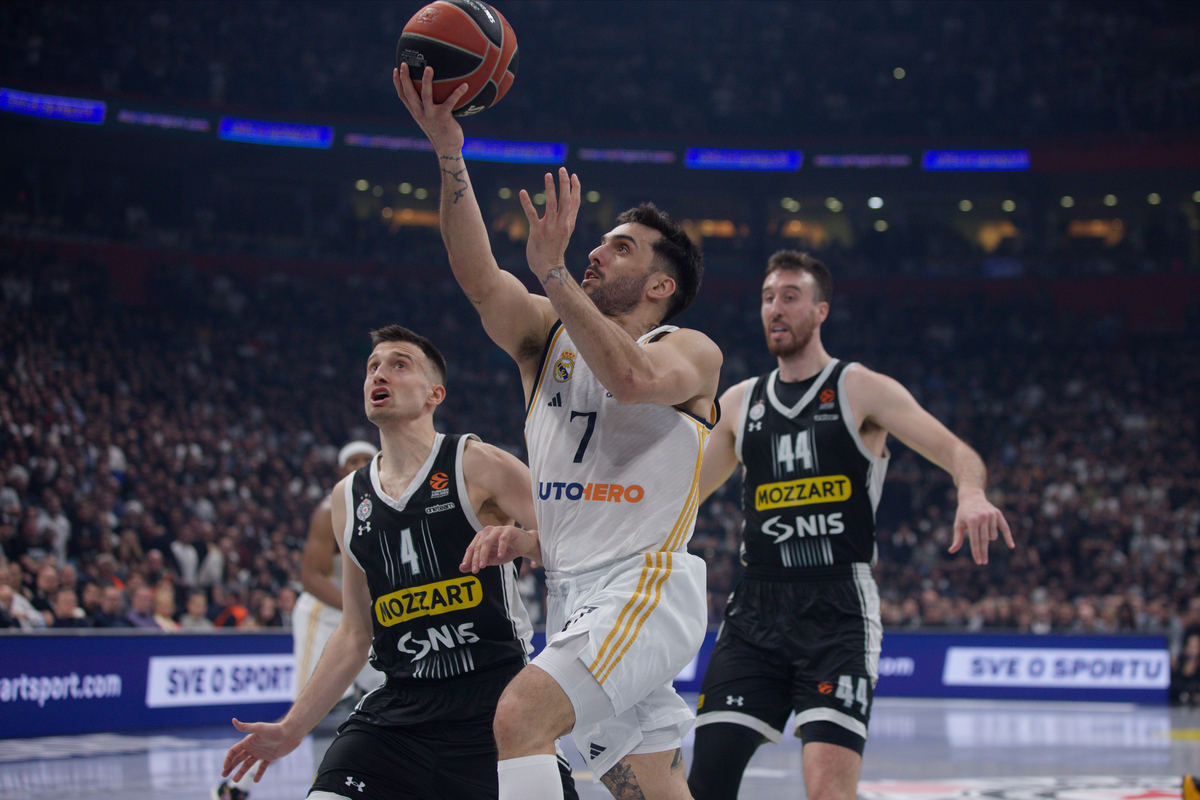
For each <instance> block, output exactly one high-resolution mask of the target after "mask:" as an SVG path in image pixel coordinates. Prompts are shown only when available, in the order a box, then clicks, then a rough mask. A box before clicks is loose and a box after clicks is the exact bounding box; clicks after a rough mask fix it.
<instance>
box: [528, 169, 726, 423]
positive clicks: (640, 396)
mask: <svg viewBox="0 0 1200 800" xmlns="http://www.w3.org/2000/svg"><path fill="white" fill-rule="evenodd" d="M545 182H546V188H545V192H546V211H545V214H544V215H543V216H541V217H539V216H538V213H537V210H536V209H535V208H534V206H533V201H532V200H531V199H530V197H529V193H528V192H526V191H525V190H524V189H522V190H521V205H522V207H523V208H524V209H525V216H526V217H527V218H528V219H529V244H528V246H527V248H526V255H527V256H528V259H529V268H530V270H532V271H533V274H534V275H535V276H536V277H537V279H538V280H539V281H540V282H541V283H542V285H543V286H544V287H545V289H546V296H547V297H549V298H550V301H551V303H553V306H554V311H555V312H556V315H557V316H558V317H559V318H561V319H562V321H563V325H564V326H565V327H566V329H567V330H568V331H569V332H570V334H571V339H572V340H573V341H574V342H575V345H576V346H577V347H578V348H579V351H580V354H581V355H582V356H583V359H584V361H586V362H587V364H588V366H589V367H590V368H591V370H592V372H593V373H594V374H595V375H596V377H597V378H598V379H599V380H600V383H602V384H603V385H604V388H605V389H607V390H608V391H609V392H610V393H611V394H612V396H613V398H614V399H616V400H617V401H618V402H620V403H626V404H629V403H654V404H657V405H664V406H683V407H686V406H689V405H692V404H695V405H696V407H697V408H699V409H700V412H699V413H698V416H702V417H707V416H708V412H709V409H710V408H711V405H712V401H713V399H714V398H715V397H716V395H717V383H718V380H719V374H720V369H721V361H722V356H721V351H720V349H719V348H718V347H717V345H716V344H715V343H714V342H713V341H712V340H711V339H709V338H708V337H707V336H705V335H704V334H703V333H700V332H699V331H694V330H679V331H676V332H674V333H671V334H669V335H667V336H665V337H664V338H662V339H661V340H659V341H656V342H653V343H649V344H646V345H645V346H640V345H638V343H637V334H638V333H642V332H645V331H648V330H650V329H652V328H654V327H656V326H657V324H658V322H659V320H660V319H661V309H659V308H658V307H657V305H655V304H653V303H647V302H639V303H638V304H637V307H636V308H633V309H632V311H630V312H628V313H624V314H622V313H619V312H617V311H616V310H614V309H610V310H609V312H608V313H607V314H606V313H605V312H604V311H603V310H602V309H601V308H600V307H599V306H598V305H597V303H596V302H595V301H594V300H593V299H592V298H589V297H588V295H587V293H586V292H585V291H584V290H583V287H582V286H580V284H579V283H577V282H576V281H575V279H574V278H572V277H571V275H570V273H569V272H568V271H567V268H566V250H567V244H568V243H569V242H570V239H571V234H572V233H573V232H574V230H575V218H576V215H577V214H578V213H579V197H580V191H581V189H580V184H579V178H578V177H577V176H575V175H568V173H567V170H566V169H565V168H563V169H560V170H559V173H558V183H559V186H558V192H557V193H556V192H555V186H554V177H553V176H552V175H551V174H549V173H547V174H546V178H545ZM658 235H659V234H658V233H656V232H654V231H652V230H650V229H648V228H647V229H646V230H645V231H644V232H640V231H639V235H626V234H618V235H615V236H614V235H611V234H610V235H609V236H608V237H606V241H605V243H604V244H602V245H601V247H600V248H597V252H598V251H600V250H602V249H604V248H614V249H615V248H628V249H630V250H636V249H638V248H641V249H643V250H652V249H653V237H657V236H658ZM605 256H606V257H607V253H606V254H605ZM618 257H619V256H618ZM647 257H648V263H652V260H653V258H652V256H650V254H649V253H647ZM597 260H598V257H597V256H596V255H595V252H594V253H593V261H594V262H596V261H597ZM603 269H604V267H603V266H601V265H600V264H599V263H594V265H593V268H592V270H589V271H594V270H603ZM653 274H654V276H655V277H654V280H653V281H651V284H650V285H649V286H648V288H646V289H645V296H646V297H650V298H653V299H654V301H656V302H666V299H667V298H669V297H670V296H671V295H672V294H673V293H674V292H675V291H676V288H677V287H676V282H675V279H674V278H672V277H671V276H669V275H668V274H666V273H665V272H662V271H655V272H654V273H653ZM611 279H612V280H615V278H611ZM617 317H621V318H622V322H623V323H624V324H625V326H624V327H623V326H622V324H621V323H618V322H617V321H615V319H616V318H617ZM631 328H632V330H631ZM635 332H636V333H635ZM631 334H633V335H631ZM689 410H692V409H689Z"/></svg>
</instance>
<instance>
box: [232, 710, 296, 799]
mask: <svg viewBox="0 0 1200 800" xmlns="http://www.w3.org/2000/svg"><path fill="white" fill-rule="evenodd" d="M233 727H235V728H237V729H238V730H239V731H242V732H243V733H245V734H247V735H246V738H244V739H242V740H241V741H240V742H238V743H237V744H235V745H234V746H233V747H231V748H229V752H228V753H226V754H225V763H224V765H222V769H221V777H222V778H228V777H229V775H230V773H233V780H234V781H240V780H241V779H242V776H244V775H245V774H246V773H247V772H249V771H250V770H251V769H253V768H254V765H255V764H258V771H257V772H256V773H255V774H254V782H255V783H258V782H259V781H260V780H262V776H263V773H264V772H266V771H267V767H269V766H271V762H273V761H278V760H279V759H281V758H283V757H284V756H286V755H287V754H288V753H290V752H292V751H293V750H295V749H296V748H297V747H299V746H300V742H301V739H299V738H296V737H294V736H289V735H288V733H287V731H286V730H285V729H284V727H283V726H282V725H280V724H279V723H277V722H239V721H238V720H236V719H235V720H234V721H233Z"/></svg>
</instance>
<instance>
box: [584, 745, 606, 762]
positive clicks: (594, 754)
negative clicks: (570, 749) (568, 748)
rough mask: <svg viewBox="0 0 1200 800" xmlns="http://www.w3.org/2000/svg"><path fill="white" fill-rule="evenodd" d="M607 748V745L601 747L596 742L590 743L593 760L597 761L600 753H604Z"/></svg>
mask: <svg viewBox="0 0 1200 800" xmlns="http://www.w3.org/2000/svg"><path fill="white" fill-rule="evenodd" d="M607 749H608V748H607V747H601V746H600V745H598V744H596V743H595V742H592V743H591V745H590V750H589V752H590V753H591V754H592V761H595V760H596V759H597V758H599V757H600V754H601V753H603V752H604V751H605V750H607Z"/></svg>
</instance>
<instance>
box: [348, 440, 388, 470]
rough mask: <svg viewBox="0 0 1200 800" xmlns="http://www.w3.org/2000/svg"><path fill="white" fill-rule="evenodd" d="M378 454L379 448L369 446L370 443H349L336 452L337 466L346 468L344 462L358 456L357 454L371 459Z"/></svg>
mask: <svg viewBox="0 0 1200 800" xmlns="http://www.w3.org/2000/svg"><path fill="white" fill-rule="evenodd" d="M378 452H379V448H378V447H376V446H375V445H373V444H371V443H370V442H364V441H357V442H351V443H350V444H348V445H346V446H345V447H343V448H342V449H341V450H339V451H338V466H339V467H344V466H346V462H347V461H349V460H350V459H351V458H353V457H354V456H356V455H358V454H359V453H365V454H366V455H369V456H372V457H373V456H374V455H375V454H376V453H378Z"/></svg>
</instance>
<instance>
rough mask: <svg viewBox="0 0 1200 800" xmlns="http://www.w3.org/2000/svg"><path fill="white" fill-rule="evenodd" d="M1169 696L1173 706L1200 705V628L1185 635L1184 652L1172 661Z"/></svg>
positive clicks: (1190, 630) (1192, 629) (1193, 629)
mask: <svg viewBox="0 0 1200 800" xmlns="http://www.w3.org/2000/svg"><path fill="white" fill-rule="evenodd" d="M1169 695H1170V698H1171V703H1172V704H1173V705H1178V706H1192V707H1195V706H1198V705H1200V628H1191V629H1189V630H1188V631H1187V633H1185V634H1184V637H1183V650H1182V651H1181V652H1180V654H1179V655H1178V656H1177V657H1175V658H1173V659H1171V687H1170V692H1169Z"/></svg>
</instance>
